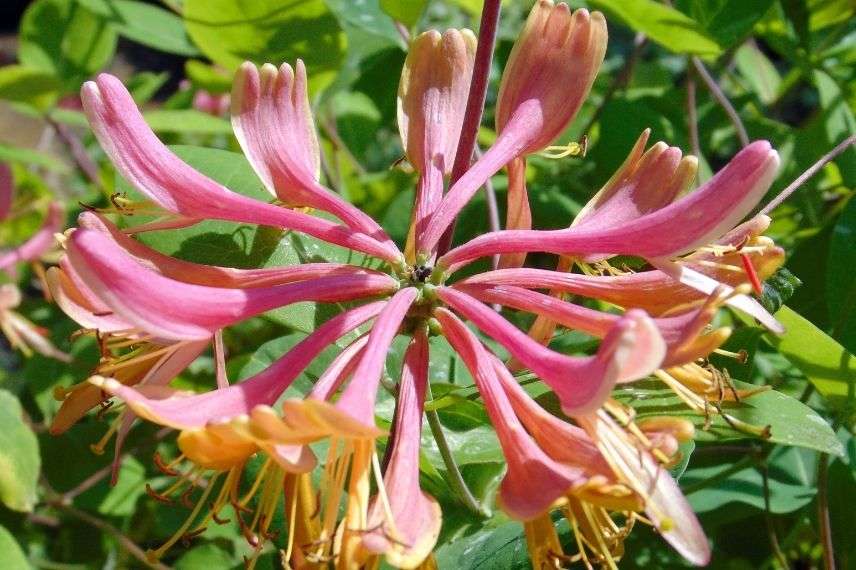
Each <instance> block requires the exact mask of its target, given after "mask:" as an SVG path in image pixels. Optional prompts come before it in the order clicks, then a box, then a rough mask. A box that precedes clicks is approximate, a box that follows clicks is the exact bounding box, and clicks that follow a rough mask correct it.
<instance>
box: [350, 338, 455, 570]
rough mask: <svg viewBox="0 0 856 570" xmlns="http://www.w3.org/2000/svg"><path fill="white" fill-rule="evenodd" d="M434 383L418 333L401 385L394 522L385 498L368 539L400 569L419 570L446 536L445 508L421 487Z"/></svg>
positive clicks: (393, 467)
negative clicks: (426, 411) (425, 422)
mask: <svg viewBox="0 0 856 570" xmlns="http://www.w3.org/2000/svg"><path fill="white" fill-rule="evenodd" d="M427 383H428V338H427V337H426V336H425V334H424V333H421V332H418V333H416V334H415V335H414V337H413V341H412V342H411V343H410V346H408V347H407V352H405V354H404V363H403V367H402V370H401V380H400V382H399V384H398V399H397V401H396V412H395V427H394V429H393V434H394V435H393V440H392V450H391V451H390V452H389V457H390V461H389V465H388V467H387V468H386V471H385V472H384V474H383V485H384V487H385V493H386V497H387V500H388V501H389V507H390V514H391V515H392V520H387V516H388V515H387V514H386V512H385V508H384V506H383V504H382V503H381V500H382V499H379V498H378V497H375V498H374V499H373V501H372V505H371V507H370V508H369V517H368V519H369V525H368V527H369V528H371V529H375V530H373V531H371V532H369V533H367V534H365V535H364V536H363V537H362V540H363V546H365V547H366V549H368V550H369V551H372V552H376V553H381V552H382V553H385V554H386V560H387V562H389V564H390V565H392V566H394V567H396V568H417V567H418V566H419V564H421V563H422V562H423V561H424V560H425V559H426V558H427V557H428V556H429V555H430V554H431V551H432V550H433V549H434V545H435V544H436V543H437V538H438V537H439V535H440V526H441V523H442V520H441V519H442V513H441V511H440V505H439V504H437V501H436V500H435V499H434V498H433V497H431V496H430V495H428V494H426V493H424V492H423V491H422V490H421V489H420V487H419V448H420V444H421V436H422V407H423V405H424V403H425V388H426V386H427Z"/></svg>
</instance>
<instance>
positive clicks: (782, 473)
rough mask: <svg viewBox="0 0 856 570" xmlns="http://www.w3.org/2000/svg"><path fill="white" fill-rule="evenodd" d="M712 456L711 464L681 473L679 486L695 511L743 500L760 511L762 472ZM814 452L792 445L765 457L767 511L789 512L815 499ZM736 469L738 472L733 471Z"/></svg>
mask: <svg viewBox="0 0 856 570" xmlns="http://www.w3.org/2000/svg"><path fill="white" fill-rule="evenodd" d="M744 457H747V456H745V455H741V456H738V457H734V458H733V460H732V461H727V460H725V461H723V459H724V458H723V457H722V456H719V457H717V458H715V461H711V462H710V463H711V464H710V465H705V466H703V467H690V468H689V469H687V470H686V472H684V475H683V477H682V479H681V486H682V487H684V489H685V492H686V494H687V499H688V500H689V502H690V505H691V506H692V508H693V510H694V511H695V512H697V513H705V512H708V511H712V510H714V509H717V508H719V507H722V506H723V505H726V504H728V503H733V502H737V503H744V504H747V505H750V506H752V507H755V508H756V509H759V510H763V509H764V508H765V505H764V480H763V475H762V473H761V471H760V470H759V469H758V468H757V467H755V466H754V465H753V464H752V463H751V462H748V463H745V468H743V469H740V466H741V465H744V462H741V461H740V460H741V459H743V458H744ZM816 457H817V455H815V454H813V453H808V452H805V451H802V450H799V449H795V448H779V449H777V450H775V451H774V452H773V453H772V454H771V455H770V457H769V459H768V460H767V462H768V485H769V491H770V511H771V512H773V513H776V514H779V513H791V512H793V511H796V510H798V509H800V508H801V507H803V506H805V505H807V504H808V503H809V502H811V500H812V499H813V498H814V496H815V494H816V493H817V489H815V487H814V470H815V469H814V463H815V460H816ZM733 469H737V471H733Z"/></svg>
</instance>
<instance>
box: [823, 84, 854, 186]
mask: <svg viewBox="0 0 856 570" xmlns="http://www.w3.org/2000/svg"><path fill="white" fill-rule="evenodd" d="M814 84H815V86H816V87H817V90H818V93H820V109H821V110H822V117H823V125H824V130H825V132H826V136H827V143H828V145H829V146H830V147H831V146H833V145H836V144H838V143H839V142H841V141H842V140H844V139H845V138H847V137H848V136H850V135H852V134H853V133H856V116H854V114H853V109H852V108H851V106H850V104H849V102H848V100H847V94H846V93H845V92H844V91H843V90H842V89H841V87H840V86H839V84H838V83H837V82H836V81H835V79H833V78H832V77H830V76H829V75H828V74H827V73H824V72H823V71H815V72H814ZM835 164H836V165H838V168H839V170H840V171H841V177H842V178H843V179H844V184H845V185H846V186H851V187H852V186H856V147H853V146H852V145H851V146H850V148H848V149H847V150H845V151H844V152H843V153H842V154H841V156H839V157H838V158H836V159H835Z"/></svg>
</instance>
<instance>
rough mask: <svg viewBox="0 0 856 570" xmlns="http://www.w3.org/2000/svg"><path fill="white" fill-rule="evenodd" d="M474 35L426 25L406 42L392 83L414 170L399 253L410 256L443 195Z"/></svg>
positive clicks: (457, 133)
mask: <svg viewBox="0 0 856 570" xmlns="http://www.w3.org/2000/svg"><path fill="white" fill-rule="evenodd" d="M475 51H476V38H475V36H474V35H473V33H472V32H471V31H469V30H455V29H451V30H447V31H446V32H445V33H444V34H440V33H439V32H437V31H434V30H430V31H427V32H425V33H423V34H420V35H418V36H417V37H416V38H415V39H414V40H413V41H412V42H411V43H410V49H409V51H408V53H407V59H406V60H405V62H404V69H403V70H402V72H401V82H400V84H399V86H398V126H399V129H400V131H401V140H402V143H403V144H404V150H405V152H406V155H407V159H408V161H409V162H410V164H411V165H413V167H414V169H415V170H416V171H417V172H418V173H419V182H418V183H417V185H416V200H415V207H414V208H413V220H412V222H413V223H412V224H411V234H410V235H409V236H408V244H407V246H406V248H405V252H406V253H407V254H408V260H409V261H410V262H411V263H412V262H414V261H415V251H416V250H417V249H421V244H420V243H416V242H415V241H414V240H415V239H416V236H421V235H422V234H423V232H424V231H425V226H426V224H427V223H428V221H429V218H430V216H431V214H432V213H433V212H434V210H436V208H437V204H439V203H440V200H442V199H443V178H444V176H448V175H449V174H451V171H452V164H453V163H454V161H455V152H456V150H457V146H458V139H459V138H460V135H461V127H462V126H463V122H464V110H465V108H466V104H467V95H468V94H469V89H470V78H471V77H472V70H473V59H474V57H475Z"/></svg>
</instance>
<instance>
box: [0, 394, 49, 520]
mask: <svg viewBox="0 0 856 570" xmlns="http://www.w3.org/2000/svg"><path fill="white" fill-rule="evenodd" d="M22 413H23V410H22V409H21V404H20V403H19V402H18V399H17V398H15V396H13V395H12V394H11V393H10V392H7V391H6V390H0V502H2V503H3V504H4V505H6V506H7V507H9V508H10V509H12V510H15V511H32V510H33V506H34V505H35V503H36V483H37V482H38V477H39V466H40V464H41V459H40V456H39V444H38V442H37V441H36V436H35V435H34V434H33V432H32V430H30V428H29V426H27V424H26V423H24V418H23V416H22Z"/></svg>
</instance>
